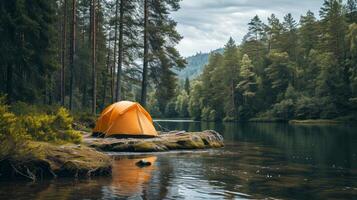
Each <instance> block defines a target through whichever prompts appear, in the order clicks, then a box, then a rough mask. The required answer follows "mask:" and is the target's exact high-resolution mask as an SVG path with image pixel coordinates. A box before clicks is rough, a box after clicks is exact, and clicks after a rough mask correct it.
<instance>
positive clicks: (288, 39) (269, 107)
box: [176, 0, 357, 121]
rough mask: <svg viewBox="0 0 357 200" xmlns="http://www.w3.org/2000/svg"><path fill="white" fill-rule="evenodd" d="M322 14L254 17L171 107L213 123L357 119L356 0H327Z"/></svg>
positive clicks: (210, 61)
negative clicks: (239, 38)
mask: <svg viewBox="0 0 357 200" xmlns="http://www.w3.org/2000/svg"><path fill="white" fill-rule="evenodd" d="M319 16H320V18H321V20H317V19H316V15H315V14H314V13H312V12H310V11H309V12H307V13H306V14H305V15H303V16H301V18H300V19H293V17H292V15H291V14H286V16H285V17H284V18H283V19H278V18H277V17H276V16H275V15H274V14H272V15H271V16H270V17H269V18H268V23H267V24H264V23H263V22H262V20H261V19H260V18H259V16H255V17H253V19H252V20H251V22H250V23H249V24H248V27H249V32H248V33H247V35H246V36H245V37H244V41H243V42H242V44H241V45H237V44H236V43H235V41H234V40H233V39H232V38H231V39H229V41H228V43H227V44H226V45H225V48H224V53H223V55H221V54H219V53H215V54H212V55H210V57H209V63H208V64H207V65H206V66H205V67H204V70H203V73H202V74H201V75H200V76H199V77H198V78H196V79H195V80H194V81H191V86H190V90H189V94H188V93H187V92H185V91H184V89H182V90H181V93H180V95H179V96H178V100H177V101H176V108H177V109H176V111H180V110H182V107H185V106H186V107H188V109H187V111H188V113H189V116H191V117H193V118H195V119H201V120H210V121H213V120H248V119H252V118H257V117H258V118H259V119H264V120H274V119H275V120H289V119H318V118H321V119H334V118H340V119H345V120H347V119H356V114H357V110H356V108H357V24H356V23H357V8H356V1H355V0H348V2H347V4H343V2H342V1H341V0H325V1H324V3H323V5H322V7H321V9H320V12H319ZM186 95H187V96H186ZM186 98H187V99H188V100H187V101H185V100H183V99H186ZM183 104H184V105H185V106H182V105H183ZM183 110H184V112H185V114H186V110H185V109H183ZM179 113H180V112H179ZM182 116H184V115H182Z"/></svg>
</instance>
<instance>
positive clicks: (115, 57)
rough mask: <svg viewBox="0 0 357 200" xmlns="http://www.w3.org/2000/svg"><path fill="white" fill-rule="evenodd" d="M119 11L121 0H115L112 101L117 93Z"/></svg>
mask: <svg viewBox="0 0 357 200" xmlns="http://www.w3.org/2000/svg"><path fill="white" fill-rule="evenodd" d="M118 12H119V0H116V1H115V26H114V29H115V30H114V53H113V57H114V63H113V66H112V88H111V89H112V91H111V92H112V103H113V102H114V101H115V99H116V93H115V86H114V85H115V76H114V75H115V67H116V66H117V65H116V63H117V62H116V61H117V41H118Z"/></svg>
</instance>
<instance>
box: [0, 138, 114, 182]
mask: <svg viewBox="0 0 357 200" xmlns="http://www.w3.org/2000/svg"><path fill="white" fill-rule="evenodd" d="M29 151H30V152H31V156H20V157H12V158H9V159H6V160H2V161H1V166H7V167H1V168H0V174H5V175H8V176H7V177H4V176H0V179H1V178H16V177H21V178H27V179H32V180H36V179H38V178H41V177H52V178H53V177H64V176H70V177H73V176H76V177H80V176H93V175H109V174H110V173H111V158H110V157H109V156H107V155H105V154H103V153H100V152H98V151H96V150H94V149H92V148H88V147H85V146H80V145H73V144H67V145H61V146H58V145H54V144H50V143H45V142H30V143H29ZM9 176H11V177H9Z"/></svg>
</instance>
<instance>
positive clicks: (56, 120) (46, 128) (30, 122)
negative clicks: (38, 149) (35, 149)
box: [20, 108, 81, 143]
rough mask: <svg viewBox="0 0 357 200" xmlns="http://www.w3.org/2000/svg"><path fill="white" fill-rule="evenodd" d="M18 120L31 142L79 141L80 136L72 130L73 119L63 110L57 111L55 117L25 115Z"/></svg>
mask: <svg viewBox="0 0 357 200" xmlns="http://www.w3.org/2000/svg"><path fill="white" fill-rule="evenodd" d="M20 119H21V123H22V124H23V126H24V127H25V129H26V130H27V132H28V134H29V135H30V136H31V138H32V139H33V140H36V141H46V142H74V143H78V142H80V141H81V134H80V133H79V132H78V131H75V130H73V128H72V123H73V118H72V117H71V116H70V114H69V112H68V111H67V110H66V109H65V108H60V109H58V111H57V113H56V114H55V115H47V114H37V115H25V116H22V117H21V118H20Z"/></svg>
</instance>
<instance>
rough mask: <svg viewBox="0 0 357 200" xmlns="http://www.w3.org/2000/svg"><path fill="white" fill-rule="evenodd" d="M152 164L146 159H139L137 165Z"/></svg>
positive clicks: (145, 165)
mask: <svg viewBox="0 0 357 200" xmlns="http://www.w3.org/2000/svg"><path fill="white" fill-rule="evenodd" d="M150 165H151V162H149V161H146V160H145V159H142V160H139V161H138V162H137V163H136V166H138V167H147V166H150Z"/></svg>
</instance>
